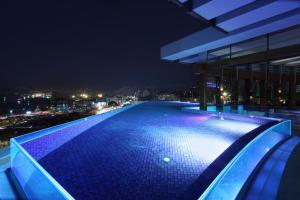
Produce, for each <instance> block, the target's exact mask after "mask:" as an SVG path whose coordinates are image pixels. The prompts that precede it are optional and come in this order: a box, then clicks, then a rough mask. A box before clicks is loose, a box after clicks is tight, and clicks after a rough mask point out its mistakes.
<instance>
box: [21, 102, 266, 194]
mask: <svg viewBox="0 0 300 200" xmlns="http://www.w3.org/2000/svg"><path fill="white" fill-rule="evenodd" d="M186 106H190V104H185V103H179V102H147V103H143V104H140V105H137V106H135V107H133V108H130V109H128V110H126V111H123V112H120V113H118V114H117V115H114V116H112V117H110V118H108V119H106V120H104V121H102V122H100V123H96V124H95V121H93V120H87V121H86V122H83V123H81V124H74V125H72V126H70V127H67V128H65V129H62V130H61V131H56V132H54V133H52V134H49V135H46V136H43V137H39V138H36V139H34V140H29V141H26V142H24V143H22V147H23V148H24V149H25V150H26V151H27V152H28V153H29V154H30V155H31V156H32V157H33V158H34V159H35V160H37V161H38V163H39V164H40V165H41V166H42V167H43V168H44V169H45V170H46V171H47V172H48V173H49V174H50V175H51V176H52V177H53V178H54V179H55V180H56V181H57V182H58V183H59V184H60V185H61V186H62V187H63V188H64V189H65V190H66V191H67V192H68V193H69V194H70V195H72V196H73V197H74V198H75V199H185V198H186V199H188V198H190V197H199V196H200V195H201V193H202V192H203V191H204V189H205V188H206V187H207V186H208V185H209V184H210V182H211V181H212V179H213V178H215V176H216V175H217V174H218V173H219V172H220V169H221V168H222V167H224V166H225V165H226V164H227V163H226V162H225V161H224V162H223V163H222V162H220V160H219V162H220V163H221V164H218V165H219V166H218V167H216V168H215V169H214V168H209V167H210V166H212V164H213V163H214V162H215V161H216V159H217V158H218V159H220V158H221V157H222V156H223V155H224V151H225V150H227V154H226V155H225V156H227V157H228V156H229V157H233V156H234V155H229V154H230V153H231V154H236V153H237V151H234V150H231V151H229V152H228V148H229V147H230V146H231V145H232V144H233V143H234V144H237V143H238V142H239V140H240V138H243V137H245V135H247V133H249V132H251V131H252V132H253V130H254V129H256V128H258V127H261V126H264V125H265V124H267V123H270V120H267V119H257V118H251V119H250V118H249V119H247V118H245V117H241V118H238V117H237V118H235V119H229V118H225V120H223V118H220V117H219V116H216V115H214V114H212V113H201V114H200V113H191V112H185V111H182V108H183V107H186ZM252 134H253V133H252ZM243 145H245V144H243ZM240 146H241V145H240ZM239 148H241V147H239ZM224 160H226V159H224ZM227 160H228V159H227ZM219 168H220V169H219ZM195 188H196V189H195Z"/></svg>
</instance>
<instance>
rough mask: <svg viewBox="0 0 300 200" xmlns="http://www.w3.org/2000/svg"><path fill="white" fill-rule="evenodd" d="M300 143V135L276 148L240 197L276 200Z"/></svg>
mask: <svg viewBox="0 0 300 200" xmlns="http://www.w3.org/2000/svg"><path fill="white" fill-rule="evenodd" d="M298 145H300V137H292V138H290V139H288V140H286V141H285V142H284V143H283V144H281V145H280V146H279V147H278V148H277V149H275V150H274V151H273V152H272V154H271V155H270V156H269V157H268V158H267V159H266V160H265V161H264V163H263V164H262V165H261V167H260V169H259V171H257V172H256V174H255V176H254V178H253V179H252V180H250V184H248V185H247V186H246V187H247V188H244V193H243V194H240V196H239V199H247V200H248V199H249V200H251V199H257V200H259V199H261V200H263V199H268V200H275V199H276V198H277V195H278V191H279V188H280V184H281V180H282V177H283V175H284V171H285V168H286V165H287V162H288V160H289V158H290V156H291V155H292V153H293V151H294V149H295V148H296V147H297V146H298Z"/></svg>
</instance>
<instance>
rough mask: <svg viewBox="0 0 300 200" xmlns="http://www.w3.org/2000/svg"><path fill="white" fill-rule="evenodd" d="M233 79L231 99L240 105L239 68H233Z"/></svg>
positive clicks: (234, 103) (233, 102)
mask: <svg viewBox="0 0 300 200" xmlns="http://www.w3.org/2000/svg"><path fill="white" fill-rule="evenodd" d="M233 71H234V73H233V76H232V77H233V79H232V81H231V84H232V85H231V101H232V104H233V105H238V103H239V68H238V67H235V68H233Z"/></svg>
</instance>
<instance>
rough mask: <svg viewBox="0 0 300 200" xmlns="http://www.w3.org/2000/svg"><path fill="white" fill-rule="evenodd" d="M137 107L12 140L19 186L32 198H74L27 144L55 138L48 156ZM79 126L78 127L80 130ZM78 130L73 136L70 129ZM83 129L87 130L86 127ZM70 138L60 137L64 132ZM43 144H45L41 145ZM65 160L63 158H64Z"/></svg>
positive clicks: (14, 165) (14, 170)
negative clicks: (69, 142)
mask: <svg viewBox="0 0 300 200" xmlns="http://www.w3.org/2000/svg"><path fill="white" fill-rule="evenodd" d="M137 104H140V103H136V104H133V105H130V106H126V107H123V108H120V109H117V110H113V111H110V112H107V113H104V114H100V115H94V116H91V117H87V118H84V119H80V120H76V121H73V122H69V123H66V124H62V125H58V126H55V127H51V128H48V129H44V130H40V131H36V132H34V133H30V134H26V135H23V136H19V137H17V138H13V139H11V144H10V154H11V169H12V172H13V173H14V175H15V177H16V179H17V181H18V182H19V185H20V186H21V188H22V189H23V191H24V193H25V194H26V197H27V198H28V199H57V200H59V199H74V198H73V197H72V196H71V195H70V194H69V193H68V192H67V191H66V190H65V189H64V188H63V187H62V186H61V185H60V184H59V183H58V182H57V181H56V180H55V179H54V178H53V177H52V176H51V175H50V174H49V173H48V172H47V171H46V170H45V169H44V168H43V167H42V166H41V165H40V164H39V163H38V161H37V160H36V159H35V158H34V156H32V155H30V154H29V153H28V152H27V151H26V149H25V148H24V146H26V145H24V144H26V143H27V142H34V141H35V140H39V139H43V138H46V137H51V138H50V140H47V142H50V143H53V144H54V146H53V145H50V147H51V148H49V149H46V150H44V149H43V151H44V153H46V154H47V153H49V152H51V150H53V148H59V145H61V144H62V142H66V140H70V139H72V138H74V137H75V136H77V135H78V134H80V133H82V132H83V131H84V130H86V129H87V128H90V127H92V126H94V125H96V124H98V123H100V122H101V121H103V120H105V119H107V118H109V117H112V116H113V115H116V114H117V113H120V112H122V111H124V110H127V109H129V108H131V107H133V106H135V105H137ZM77 126H78V127H77ZM72 127H76V128H75V131H74V132H72V133H71V135H70V131H69V128H72ZM82 127H83V128H82ZM62 132H64V133H65V134H64V135H68V134H69V136H68V137H64V136H62V137H60V136H61V135H60V133H62ZM40 144H43V143H40ZM62 159H63V158H62ZM54 164H59V163H54Z"/></svg>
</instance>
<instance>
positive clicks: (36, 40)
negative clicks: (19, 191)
mask: <svg viewBox="0 0 300 200" xmlns="http://www.w3.org/2000/svg"><path fill="white" fill-rule="evenodd" d="M8 2H10V4H9V5H8V4H6V5H3V2H2V5H1V9H0V17H1V32H0V38H1V39H0V41H1V44H0V53H1V59H0V69H1V77H0V92H5V91H7V90H11V89H15V88H20V87H27V88H31V89H54V90H62V91H63V90H64V91H66V90H74V89H83V88H84V89H86V88H90V89H93V90H99V89H101V90H109V89H116V88H120V87H124V86H132V87H156V88H174V87H182V86H184V85H188V84H190V83H191V81H192V80H193V75H192V69H191V67H190V66H188V65H181V64H177V63H168V62H165V61H161V60H160V47H161V46H162V45H165V44H167V43H169V42H172V41H174V40H177V39H180V38H181V37H183V36H186V35H188V34H190V33H193V32H195V31H197V30H199V29H200V27H201V24H200V21H197V20H196V19H194V18H193V17H191V16H189V15H187V14H186V13H185V11H184V10H183V9H182V8H180V7H179V6H177V5H175V4H173V3H171V2H168V1H167V0H152V1H151V0H131V1H124V0H120V1H113V0H108V1H102V0H98V1H93V2H91V1H80V2H77V3H76V2H75V1H72V3H70V2H71V1H69V3H63V2H64V1H35V2H33V1H8ZM56 2H57V3H56Z"/></svg>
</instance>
